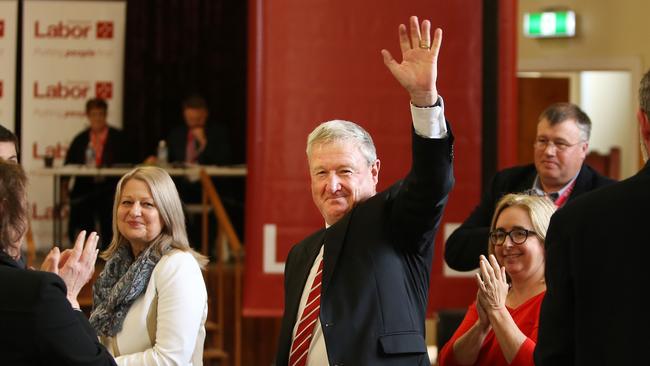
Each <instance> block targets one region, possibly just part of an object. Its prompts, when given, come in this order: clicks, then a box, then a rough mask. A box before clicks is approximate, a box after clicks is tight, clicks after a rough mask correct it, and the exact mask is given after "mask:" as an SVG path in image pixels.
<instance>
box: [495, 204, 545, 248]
mask: <svg viewBox="0 0 650 366" xmlns="http://www.w3.org/2000/svg"><path fill="white" fill-rule="evenodd" d="M509 207H519V208H522V209H523V210H524V211H526V212H527V213H528V217H529V218H530V222H531V223H532V224H533V231H535V235H537V237H538V238H539V239H540V241H541V242H542V245H544V243H545V241H546V232H547V231H548V224H549V222H550V221H551V216H553V213H554V212H555V209H556V207H555V204H554V203H553V202H552V201H551V200H550V199H548V198H547V197H546V196H541V195H531V194H525V193H510V194H507V195H505V196H503V197H502V198H501V199H500V200H499V202H498V203H497V208H496V209H495V210H494V216H492V224H491V225H490V232H492V231H494V229H495V228H496V225H497V219H498V218H499V215H501V213H502V212H503V210H505V209H506V208H509ZM488 253H489V254H494V244H492V243H491V242H490V240H489V239H488Z"/></svg>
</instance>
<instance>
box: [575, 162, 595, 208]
mask: <svg viewBox="0 0 650 366" xmlns="http://www.w3.org/2000/svg"><path fill="white" fill-rule="evenodd" d="M592 180H593V174H592V173H591V171H590V170H589V168H588V167H587V166H586V165H585V164H582V167H580V173H578V177H577V178H576V184H575V186H574V187H573V191H572V192H571V194H570V195H569V200H572V199H574V198H576V197H578V196H579V195H581V194H583V193H585V192H587V191H589V190H591V189H592V188H593V187H590V186H589V184H590V183H591V181H592Z"/></svg>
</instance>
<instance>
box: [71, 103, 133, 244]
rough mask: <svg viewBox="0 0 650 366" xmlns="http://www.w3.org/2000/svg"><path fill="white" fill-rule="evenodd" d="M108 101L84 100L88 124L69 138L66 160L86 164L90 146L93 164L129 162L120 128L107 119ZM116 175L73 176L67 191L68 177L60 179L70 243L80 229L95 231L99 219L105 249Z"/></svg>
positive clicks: (109, 228)
mask: <svg viewBox="0 0 650 366" xmlns="http://www.w3.org/2000/svg"><path fill="white" fill-rule="evenodd" d="M107 116H108V104H107V103H106V101H105V100H104V99H101V98H93V99H89V100H88V101H87V102H86V117H87V118H88V122H89V127H88V128H87V129H85V130H83V131H81V132H80V133H79V134H78V135H77V136H75V138H74V139H73V140H72V143H71V144H70V147H69V148H68V152H67V153H66V156H65V164H78V165H82V164H87V163H90V162H87V161H86V160H87V156H86V151H87V149H89V148H92V150H93V156H92V157H93V158H94V164H93V166H96V167H110V166H112V165H114V164H122V163H128V162H129V158H128V157H129V154H128V148H127V146H128V145H127V144H126V141H125V140H124V137H123V134H122V131H120V130H118V129H116V128H114V127H111V126H109V125H108V122H107ZM118 179H119V177H76V178H75V179H74V186H73V188H72V190H71V191H70V193H69V194H68V190H69V188H68V179H63V180H62V183H61V201H62V203H63V204H66V203H69V205H70V217H69V223H68V237H69V238H70V242H71V243H73V242H74V239H75V238H76V237H77V234H79V232H80V231H82V230H86V231H88V232H90V231H95V227H96V223H99V230H98V232H99V233H100V239H99V241H100V248H101V249H102V250H104V249H106V247H107V246H108V244H109V243H110V240H111V237H112V236H113V235H112V234H113V231H112V227H113V226H112V217H113V215H112V212H113V196H114V195H115V186H116V185H117V181H118Z"/></svg>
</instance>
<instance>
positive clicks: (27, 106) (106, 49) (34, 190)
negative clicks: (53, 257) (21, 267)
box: [21, 0, 126, 249]
mask: <svg viewBox="0 0 650 366" xmlns="http://www.w3.org/2000/svg"><path fill="white" fill-rule="evenodd" d="M125 20H126V2H123V1H30V0H27V1H25V2H24V12H23V44H22V46H23V57H22V70H23V77H22V122H21V123H22V124H21V127H22V163H23V165H24V166H25V169H26V170H27V172H28V174H30V177H29V178H30V186H29V194H28V196H29V199H30V217H31V227H32V230H33V233H34V238H35V242H36V243H37V245H39V247H40V248H41V249H43V248H47V247H49V246H51V244H52V230H53V229H52V228H53V224H52V218H53V216H52V215H53V189H52V187H53V178H52V176H49V175H47V174H45V175H44V174H42V172H41V174H36V173H35V172H37V171H38V170H39V169H40V168H42V167H43V165H44V161H43V158H44V157H45V156H52V157H54V165H55V166H58V165H61V164H62V163H63V160H64V159H65V155H66V151H67V148H68V145H69V144H70V142H71V141H72V139H73V138H74V137H75V135H77V134H78V133H79V132H81V131H82V130H84V129H85V128H87V127H88V123H87V120H86V117H85V103H86V101H87V100H88V99H90V98H94V97H100V98H103V99H105V100H106V101H107V103H108V121H109V124H110V125H112V126H114V127H121V125H122V90H123V74H124V73H123V68H124V39H125V33H124V32H125ZM64 227H65V225H64ZM65 237H66V236H65V235H64V238H65ZM56 244H63V245H65V243H56Z"/></svg>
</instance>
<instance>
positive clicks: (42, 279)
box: [0, 159, 115, 365]
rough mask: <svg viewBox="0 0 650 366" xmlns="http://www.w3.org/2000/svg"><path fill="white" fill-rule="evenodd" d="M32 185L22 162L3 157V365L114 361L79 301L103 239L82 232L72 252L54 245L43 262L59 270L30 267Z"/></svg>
mask: <svg viewBox="0 0 650 366" xmlns="http://www.w3.org/2000/svg"><path fill="white" fill-rule="evenodd" d="M26 185H27V178H26V177H25V172H24V171H23V169H22V168H21V166H20V165H18V164H16V163H10V162H6V161H4V160H2V159H0V197H2V199H1V200H0V294H2V295H0V364H2V365H114V364H115V362H114V360H113V357H111V355H110V354H109V353H108V352H107V351H106V349H105V348H104V347H103V346H102V345H101V344H100V343H99V342H98V340H97V335H96V334H95V332H94V331H93V329H92V328H91V327H90V324H88V320H87V319H86V317H85V315H84V314H83V313H82V312H81V311H80V310H79V302H78V301H77V296H78V295H79V291H80V290H81V288H82V287H83V286H84V285H85V284H86V283H87V282H88V280H89V279H90V278H91V277H92V275H93V271H94V269H95V259H97V250H96V247H97V239H98V237H97V235H96V234H95V233H92V234H90V235H89V236H88V240H85V238H86V233H85V232H81V233H80V234H79V236H78V237H77V240H76V242H75V245H74V248H73V249H72V250H67V251H65V252H63V253H60V252H59V250H58V248H56V247H55V248H53V249H52V250H51V251H50V253H49V254H48V256H47V257H46V259H45V261H44V262H43V269H44V270H49V271H51V272H53V273H48V272H41V271H33V270H27V269H25V268H24V265H23V264H22V261H20V253H21V246H22V243H23V241H24V236H25V232H26V230H27V214H28V211H27V199H26ZM84 241H86V245H85V247H84ZM57 274H58V276H57Z"/></svg>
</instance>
